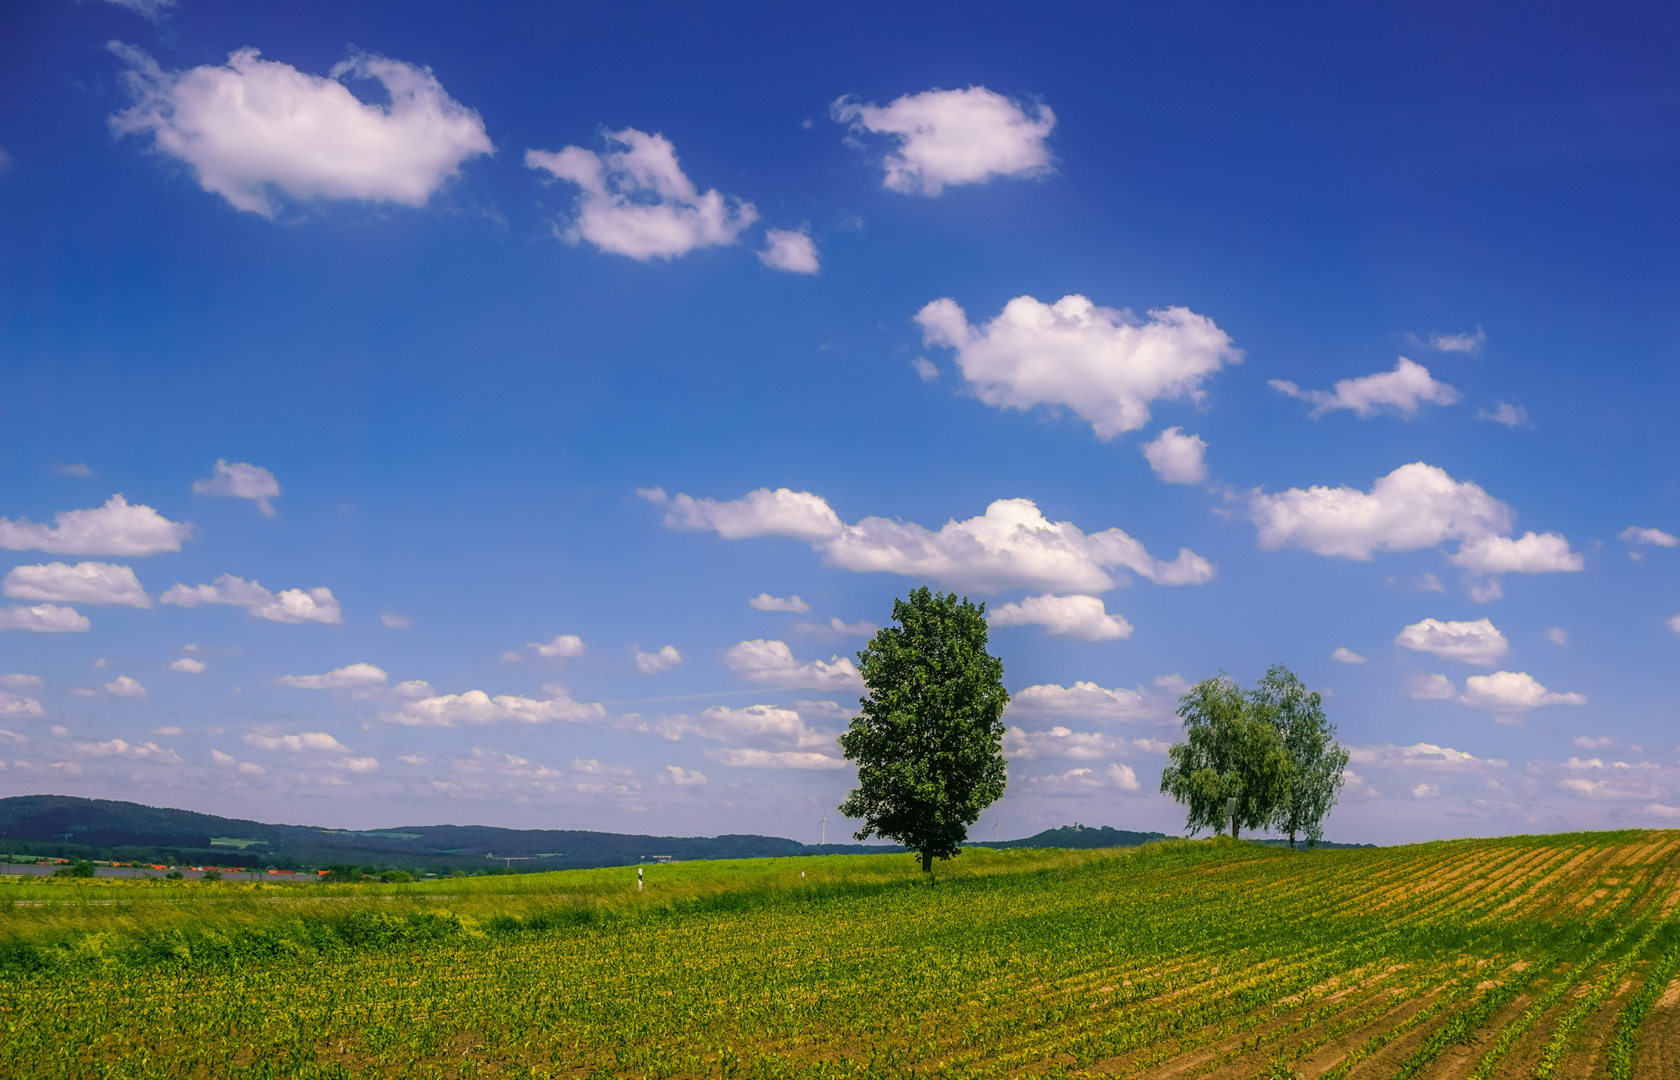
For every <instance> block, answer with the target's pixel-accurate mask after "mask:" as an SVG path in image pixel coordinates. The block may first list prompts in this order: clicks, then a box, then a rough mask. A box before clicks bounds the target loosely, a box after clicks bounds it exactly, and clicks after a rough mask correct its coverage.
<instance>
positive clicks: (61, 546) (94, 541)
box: [0, 495, 193, 555]
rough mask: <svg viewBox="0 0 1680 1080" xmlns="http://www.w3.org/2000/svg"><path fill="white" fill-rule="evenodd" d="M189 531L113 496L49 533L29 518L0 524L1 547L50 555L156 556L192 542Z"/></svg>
mask: <svg viewBox="0 0 1680 1080" xmlns="http://www.w3.org/2000/svg"><path fill="white" fill-rule="evenodd" d="M192 532H193V527H192V526H191V525H186V524H182V523H179V522H174V521H170V520H168V519H167V518H165V517H164V516H163V515H162V514H159V513H158V512H157V511H156V510H153V509H152V508H151V507H149V506H130V505H129V504H128V500H127V499H124V498H123V497H122V496H121V495H113V496H111V497H110V499H108V500H106V503H105V505H104V506H101V507H98V508H96V509H92V510H66V511H63V512H61V513H58V514H54V515H53V524H52V526H51V527H49V526H46V525H37V524H35V523H34V522H32V521H30V520H29V519H28V518H18V519H17V520H16V521H13V520H11V519H10V518H0V547H3V548H10V549H12V550H13V551H27V550H29V549H30V548H39V549H40V550H42V551H45V552H47V553H48V554H52V555H156V554H157V553H158V552H160V551H180V550H181V541H183V540H186V539H189V538H190V537H191V536H192Z"/></svg>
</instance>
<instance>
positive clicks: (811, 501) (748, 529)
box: [637, 488, 844, 610]
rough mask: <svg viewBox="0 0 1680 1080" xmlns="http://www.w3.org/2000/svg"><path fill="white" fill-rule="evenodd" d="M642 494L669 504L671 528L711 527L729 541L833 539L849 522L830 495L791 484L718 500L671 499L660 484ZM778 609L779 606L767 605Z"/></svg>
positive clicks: (668, 525)
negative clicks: (793, 487) (844, 522)
mask: <svg viewBox="0 0 1680 1080" xmlns="http://www.w3.org/2000/svg"><path fill="white" fill-rule="evenodd" d="M637 494H639V495H641V496H642V498H644V499H647V500H648V501H649V502H653V503H656V504H659V505H664V506H666V507H667V509H666V511H665V527H666V528H667V529H692V530H706V531H711V532H715V533H717V534H718V535H719V536H721V537H723V538H724V539H725V540H744V539H747V538H748V537H754V536H790V537H793V538H794V539H796V540H805V541H807V542H809V543H812V544H818V543H821V542H824V541H828V540H832V539H834V538H835V537H837V536H839V535H840V533H841V531H842V530H843V528H844V526H843V525H842V524H841V522H840V516H839V515H838V514H836V513H835V512H834V511H833V509H832V508H830V507H829V505H828V502H827V500H825V499H824V498H823V497H822V496H820V495H813V494H811V493H810V492H809V491H792V490H790V489H788V488H777V489H776V490H775V491H771V490H770V489H769V488H759V489H758V490H757V491H750V492H748V493H747V494H746V495H744V496H742V497H741V498H739V499H731V500H729V501H727V502H717V501H715V500H713V499H694V498H690V497H689V496H687V495H678V496H677V497H676V498H675V499H669V500H667V498H666V496H665V492H664V491H662V490H660V489H659V488H644V489H641V490H640V491H638V492H637ZM765 610H773V609H765Z"/></svg>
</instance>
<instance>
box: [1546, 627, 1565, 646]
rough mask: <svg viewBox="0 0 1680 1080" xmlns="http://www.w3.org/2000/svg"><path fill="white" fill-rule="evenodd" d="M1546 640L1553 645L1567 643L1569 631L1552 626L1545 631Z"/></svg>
mask: <svg viewBox="0 0 1680 1080" xmlns="http://www.w3.org/2000/svg"><path fill="white" fill-rule="evenodd" d="M1546 640H1547V641H1549V642H1551V643H1552V644H1553V645H1568V644H1569V631H1567V630H1565V629H1564V628H1563V627H1561V626H1554V627H1552V628H1551V629H1550V630H1548V631H1546Z"/></svg>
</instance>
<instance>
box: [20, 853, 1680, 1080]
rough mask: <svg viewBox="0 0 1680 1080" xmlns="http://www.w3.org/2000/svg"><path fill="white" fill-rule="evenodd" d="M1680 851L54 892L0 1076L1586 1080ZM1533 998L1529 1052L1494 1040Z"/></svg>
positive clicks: (1665, 936) (1666, 955)
mask: <svg viewBox="0 0 1680 1080" xmlns="http://www.w3.org/2000/svg"><path fill="white" fill-rule="evenodd" d="M1677 854H1680V835H1677V834H1672V833H1619V834H1600V835H1576V836H1561V837H1547V838H1531V837H1519V838H1512V839H1506V840H1491V841H1485V840H1478V841H1454V842H1446V843H1438V844H1426V845H1416V846H1411V847H1402V848H1390V849H1377V850H1357V851H1316V852H1300V853H1290V852H1287V851H1279V850H1277V849H1273V848H1264V847H1258V846H1254V845H1248V844H1236V843H1232V842H1230V841H1229V840H1226V839H1222V840H1220V841H1216V842H1195V843H1190V842H1172V843H1165V844H1158V845H1150V846H1148V847H1145V848H1142V849H1130V850H1126V851H1111V852H1021V851H1008V852H991V851H984V850H980V849H970V850H969V851H968V852H965V854H964V856H963V857H962V858H961V859H959V860H956V861H954V862H952V863H950V864H942V865H940V866H939V867H938V872H937V873H936V874H935V875H934V876H933V879H932V880H931V882H929V881H925V880H922V879H921V875H920V874H918V873H916V872H915V870H916V867H915V863H914V857H913V856H907V855H894V856H835V857H825V858H819V859H784V860H750V861H738V862H732V863H688V864H680V865H671V866H660V867H654V868H646V869H647V874H646V880H647V889H646V891H645V892H643V893H640V894H638V893H637V892H636V890H635V878H634V868H618V869H611V870H598V871H575V872H565V873H559V874H548V875H531V876H526V877H518V878H511V877H497V878H475V879H468V880H462V879H446V880H434V881H427V882H416V883H413V884H401V885H346V886H316V885H298V886H286V887H274V886H265V887H263V888H260V889H259V888H256V887H254V886H247V885H243V884H238V883H233V882H221V883H208V884H206V883H199V882H183V883H179V884H170V885H165V884H164V883H161V882H149V883H148V882H141V883H134V884H133V885H132V886H129V885H128V884H127V883H124V885H125V887H123V888H116V887H110V886H107V885H106V884H105V879H94V880H93V881H87V882H85V883H84V884H82V885H75V884H72V883H71V882H68V881H57V882H53V883H51V884H50V885H48V884H44V883H41V884H35V885H31V886H29V887H28V888H27V889H26V890H24V891H26V892H27V893H28V896H27V897H26V899H28V900H35V901H44V902H41V903H39V904H38V905H32V904H24V905H5V906H4V907H0V940H3V941H5V943H6V944H5V945H4V946H0V1075H14V1074H28V1075H32V1076H48V1077H53V1076H65V1077H68V1076H84V1075H102V1076H111V1077H123V1076H134V1077H142V1076H170V1075H198V1074H204V1075H215V1076H346V1075H350V1076H354V1075H368V1076H376V1075H377V1076H385V1075H398V1076H445V1075H448V1076H472V1075H485V1076H488V1075H496V1076H533V1077H534V1076H557V1075H562V1074H564V1075H568V1076H590V1075H594V1076H609V1075H610V1076H638V1077H640V1076H654V1077H660V1076H710V1075H717V1076H738V1077H763V1078H766V1080H768V1078H771V1077H837V1076H849V1077H860V1078H861V1077H878V1076H897V1075H907V1074H910V1073H931V1072H937V1073H939V1074H941V1075H953V1076H971V1077H991V1076H1004V1075H1008V1074H1013V1073H1017V1072H1026V1073H1038V1072H1047V1073H1056V1074H1073V1073H1082V1072H1086V1071H1089V1072H1091V1073H1092V1074H1096V1073H1099V1072H1100V1073H1102V1074H1105V1075H1119V1076H1149V1075H1151V1074H1153V1073H1155V1072H1157V1071H1163V1070H1166V1071H1172V1072H1174V1073H1188V1072H1206V1071H1211V1070H1219V1071H1220V1072H1221V1075H1223V1074H1224V1073H1225V1072H1234V1074H1236V1075H1268V1076H1269V1075H1278V1076H1283V1075H1289V1073H1290V1072H1293V1071H1299V1072H1302V1073H1304V1074H1308V1075H1326V1074H1328V1075H1341V1074H1344V1073H1347V1072H1350V1071H1354V1072H1356V1073H1357V1074H1358V1075H1367V1074H1371V1075H1401V1076H1410V1075H1418V1074H1419V1072H1420V1071H1421V1070H1422V1069H1424V1068H1425V1067H1426V1066H1427V1065H1429V1063H1430V1062H1431V1061H1434V1060H1435V1059H1436V1058H1437V1056H1438V1055H1439V1054H1440V1053H1441V1052H1442V1051H1443V1050H1444V1049H1445V1048H1447V1047H1449V1046H1458V1045H1462V1044H1464V1043H1466V1042H1468V1043H1470V1044H1472V1045H1475V1046H1485V1047H1486V1048H1487V1049H1489V1050H1490V1051H1492V1052H1493V1053H1492V1054H1491V1055H1490V1056H1489V1057H1487V1058H1484V1059H1478V1060H1479V1062H1480V1069H1481V1071H1482V1072H1483V1073H1484V1074H1492V1073H1495V1072H1497V1071H1498V1070H1499V1069H1502V1068H1504V1067H1505V1065H1504V1064H1503V1062H1505V1061H1506V1060H1508V1059H1509V1051H1510V1050H1511V1048H1512V1047H1515V1046H1517V1045H1519V1044H1520V1045H1522V1046H1531V1045H1532V1046H1533V1047H1534V1049H1533V1050H1532V1051H1525V1053H1528V1054H1529V1055H1530V1056H1529V1057H1528V1058H1525V1059H1524V1060H1526V1061H1538V1060H1541V1058H1538V1057H1535V1056H1534V1055H1537V1054H1543V1055H1544V1061H1545V1062H1546V1064H1545V1067H1546V1068H1549V1069H1551V1070H1552V1075H1555V1076H1563V1075H1575V1074H1576V1071H1575V1070H1576V1066H1577V1065H1578V1064H1579V1062H1578V1061H1577V1058H1576V1055H1577V1054H1578V1053H1579V1051H1578V1048H1577V1046H1576V1040H1575V1039H1573V1038H1572V1036H1571V1032H1573V1031H1576V1030H1579V1029H1580V1028H1582V1027H1583V1026H1588V1025H1596V1027H1597V1028H1598V1029H1604V1028H1605V1027H1606V1025H1610V1024H1613V1023H1614V1022H1615V1019H1616V1016H1617V1015H1620V1016H1621V1017H1622V1018H1623V1019H1624V1020H1626V1021H1627V1022H1628V1023H1631V1024H1632V1025H1633V1027H1635V1028H1636V1027H1637V1022H1638V1020H1639V1019H1640V1018H1641V1017H1642V1016H1643V1015H1644V1012H1643V1011H1636V1010H1635V1009H1634V1005H1633V1002H1631V1001H1630V1004H1629V1007H1628V1009H1627V1010H1621V1009H1620V1004H1619V1002H1620V999H1619V998H1618V997H1617V991H1618V990H1619V988H1620V987H1621V986H1622V985H1623V984H1624V983H1626V982H1627V981H1628V980H1632V981H1633V982H1634V984H1635V985H1637V986H1644V985H1645V984H1644V982H1643V980H1645V979H1646V978H1647V977H1648V976H1649V978H1651V979H1654V980H1657V981H1659V982H1660V983H1661V984H1666V982H1667V979H1668V977H1669V976H1670V974H1671V973H1672V970H1673V968H1674V966H1675V963H1676V961H1675V957H1676V950H1675V949H1674V948H1673V939H1672V935H1671V932H1670V929H1669V928H1670V926H1671V923H1670V922H1669V921H1668V919H1667V917H1666V915H1665V906H1664V905H1665V904H1666V903H1668V901H1669V900H1670V899H1671V896H1672V889H1673V887H1674V884H1673V883H1674V879H1675V877H1676V874H1675V870H1676V869H1677V868H1680V863H1676V861H1675V860H1676V855H1677ZM801 871H803V872H804V874H805V876H804V877H801V876H800V873H801ZM12 895H15V894H13V893H10V892H5V891H0V900H3V898H4V897H8V896H12ZM112 900H115V901H116V902H115V903H111V902H109V901H112ZM1606 980H1609V986H1610V989H1609V991H1602V990H1597V989H1595V990H1594V991H1593V992H1589V993H1588V994H1586V995H1585V996H1581V997H1572V996H1570V995H1571V994H1572V993H1573V991H1574V988H1575V987H1577V986H1582V985H1588V986H1593V987H1595V988H1601V987H1603V986H1604V985H1605V982H1606ZM1653 986H1654V987H1655V989H1652V988H1651V987H1653ZM1660 989H1661V987H1660V985H1657V984H1656V983H1652V984H1651V986H1646V987H1645V988H1644V989H1638V990H1636V991H1634V993H1635V995H1636V996H1635V998H1634V999H1633V1000H1634V1001H1638V1002H1642V1003H1643V1004H1642V1009H1648V1008H1649V1005H1650V1003H1651V1001H1653V1000H1654V999H1655V996H1656V994H1657V993H1658V992H1659V991H1660ZM1518 995H1527V999H1528V1000H1529V1001H1530V1002H1531V1003H1533V1004H1534V1005H1535V1008H1530V1009H1527V1010H1525V1011H1524V1012H1522V1013H1520V1014H1519V1016H1518V1018H1517V1025H1516V1028H1517V1029H1520V1030H1517V1029H1513V1030H1512V1031H1511V1034H1510V1035H1502V1034H1501V1030H1500V1029H1497V1028H1490V1026H1489V1025H1496V1024H1498V1023H1501V1022H1502V1021H1500V1020H1499V1018H1500V1017H1504V1016H1506V1015H1508V1014H1509V1012H1510V1006H1511V1003H1513V1002H1515V1001H1517V999H1518ZM1553 1002H1557V1003H1559V1004H1558V1005H1556V1006H1554V1005H1552V1004H1551V1003H1553ZM1541 1003H1545V1005H1544V1007H1540V1006H1541ZM1606 1010H1611V1011H1610V1012H1606ZM1530 1014H1532V1015H1530ZM1628 1030H1629V1031H1631V1030H1632V1029H1631V1028H1630V1029H1628ZM1484 1040H1485V1042H1484ZM1615 1045H1616V1048H1617V1049H1616V1051H1615V1053H1616V1054H1618V1055H1620V1054H1626V1055H1627V1056H1626V1060H1627V1061H1628V1063H1629V1064H1628V1065H1626V1066H1617V1067H1619V1068H1622V1069H1623V1071H1622V1072H1620V1073H1619V1075H1632V1074H1634V1073H1633V1072H1632V1070H1633V1066H1634V1064H1635V1063H1636V1062H1635V1057H1636V1055H1635V1054H1634V1050H1635V1049H1636V1047H1637V1041H1636V1040H1634V1039H1633V1038H1632V1037H1631V1034H1628V1035H1621V1036H1619V1037H1618V1038H1617V1039H1616V1043H1615ZM1502 1047H1503V1049H1501V1048H1502ZM1509 1060H1515V1059H1509ZM1617 1060H1618V1061H1620V1060H1622V1059H1621V1058H1620V1057H1618V1058H1617ZM1467 1067H1469V1068H1476V1067H1477V1066H1476V1065H1469V1066H1467ZM1524 1067H1525V1068H1526V1067H1527V1066H1524ZM1373 1070H1374V1071H1373Z"/></svg>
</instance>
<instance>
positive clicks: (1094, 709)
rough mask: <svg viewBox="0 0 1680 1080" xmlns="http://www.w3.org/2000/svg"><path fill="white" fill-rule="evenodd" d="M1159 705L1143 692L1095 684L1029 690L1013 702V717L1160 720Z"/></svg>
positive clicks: (1051, 686)
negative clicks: (1108, 687)
mask: <svg viewBox="0 0 1680 1080" xmlns="http://www.w3.org/2000/svg"><path fill="white" fill-rule="evenodd" d="M1163 713H1164V710H1163V709H1162V708H1161V706H1160V705H1159V703H1157V702H1156V701H1155V700H1154V699H1152V698H1151V697H1149V696H1148V695H1146V694H1144V693H1143V692H1142V691H1141V690H1127V689H1124V688H1120V687H1116V688H1115V689H1112V690H1110V689H1107V688H1106V687H1102V686H1098V685H1097V684H1096V683H1094V682H1076V683H1074V684H1073V685H1072V686H1058V685H1056V684H1053V683H1052V684H1046V685H1039V686H1029V687H1027V688H1026V689H1025V690H1022V691H1020V692H1018V693H1016V694H1014V695H1013V696H1012V697H1011V698H1010V700H1009V714H1010V715H1011V716H1019V715H1027V716H1067V717H1078V718H1080V719H1083V720H1095V721H1098V722H1114V721H1126V720H1159V719H1160V718H1161V717H1162V715H1163Z"/></svg>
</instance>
